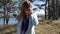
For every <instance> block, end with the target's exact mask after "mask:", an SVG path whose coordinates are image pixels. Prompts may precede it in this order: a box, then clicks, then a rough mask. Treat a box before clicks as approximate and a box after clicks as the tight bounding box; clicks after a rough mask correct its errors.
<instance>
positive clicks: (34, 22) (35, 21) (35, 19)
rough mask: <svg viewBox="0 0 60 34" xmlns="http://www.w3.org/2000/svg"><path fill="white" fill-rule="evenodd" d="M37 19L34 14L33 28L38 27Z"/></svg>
mask: <svg viewBox="0 0 60 34" xmlns="http://www.w3.org/2000/svg"><path fill="white" fill-rule="evenodd" d="M38 23H39V22H38V17H37V14H34V16H33V25H34V26H36V25H38Z"/></svg>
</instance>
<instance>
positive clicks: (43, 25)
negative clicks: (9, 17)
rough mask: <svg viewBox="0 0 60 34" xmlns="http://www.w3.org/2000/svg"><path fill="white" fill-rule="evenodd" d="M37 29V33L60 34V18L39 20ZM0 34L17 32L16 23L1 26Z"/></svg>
mask: <svg viewBox="0 0 60 34" xmlns="http://www.w3.org/2000/svg"><path fill="white" fill-rule="evenodd" d="M35 29H36V30H35V31H36V34H60V19H58V20H54V21H52V20H43V21H39V24H38V25H37V26H36V28H35ZM0 34H16V24H14V25H8V26H5V27H1V26H0Z"/></svg>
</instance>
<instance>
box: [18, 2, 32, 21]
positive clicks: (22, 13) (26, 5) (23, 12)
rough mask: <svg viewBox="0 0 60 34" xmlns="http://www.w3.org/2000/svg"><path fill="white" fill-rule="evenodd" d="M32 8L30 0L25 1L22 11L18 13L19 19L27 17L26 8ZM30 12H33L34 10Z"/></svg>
mask: <svg viewBox="0 0 60 34" xmlns="http://www.w3.org/2000/svg"><path fill="white" fill-rule="evenodd" d="M30 8H32V3H31V2H30V1H24V2H23V4H22V7H21V13H20V14H18V15H17V20H20V19H21V17H25V16H26V14H25V9H27V10H30ZM30 12H31V13H32V11H30ZM31 13H30V14H31Z"/></svg>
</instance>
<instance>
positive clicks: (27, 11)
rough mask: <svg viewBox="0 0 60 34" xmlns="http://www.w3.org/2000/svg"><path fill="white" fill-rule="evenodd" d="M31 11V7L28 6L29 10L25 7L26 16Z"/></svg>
mask: <svg viewBox="0 0 60 34" xmlns="http://www.w3.org/2000/svg"><path fill="white" fill-rule="evenodd" d="M31 12H32V8H29V10H27V9H25V14H26V15H27V16H28V15H29V14H30V13H31Z"/></svg>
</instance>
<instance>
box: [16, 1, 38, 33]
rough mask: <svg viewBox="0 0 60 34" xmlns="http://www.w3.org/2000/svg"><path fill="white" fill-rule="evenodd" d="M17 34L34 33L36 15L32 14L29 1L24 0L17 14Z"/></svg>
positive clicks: (36, 21) (36, 22) (36, 20)
mask: <svg viewBox="0 0 60 34" xmlns="http://www.w3.org/2000/svg"><path fill="white" fill-rule="evenodd" d="M17 20H18V24H17V34H35V30H34V28H35V26H36V25H37V24H38V19H37V15H36V14H33V9H32V4H31V2H30V1H24V2H23V4H22V7H21V13H20V14H19V15H17Z"/></svg>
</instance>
